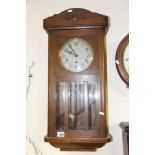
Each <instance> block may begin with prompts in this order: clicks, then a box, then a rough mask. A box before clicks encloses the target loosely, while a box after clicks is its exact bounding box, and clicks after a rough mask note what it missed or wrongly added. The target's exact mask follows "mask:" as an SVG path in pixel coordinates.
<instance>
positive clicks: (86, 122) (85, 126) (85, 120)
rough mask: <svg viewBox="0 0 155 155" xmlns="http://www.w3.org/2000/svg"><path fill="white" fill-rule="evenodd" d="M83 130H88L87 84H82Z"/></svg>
mask: <svg viewBox="0 0 155 155" xmlns="http://www.w3.org/2000/svg"><path fill="white" fill-rule="evenodd" d="M84 109H85V111H84V128H85V129H88V82H84Z"/></svg>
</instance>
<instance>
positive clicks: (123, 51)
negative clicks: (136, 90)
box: [115, 34, 129, 86]
mask: <svg viewBox="0 0 155 155" xmlns="http://www.w3.org/2000/svg"><path fill="white" fill-rule="evenodd" d="M115 62H116V68H117V71H118V74H119V76H120V77H121V79H122V80H123V81H124V82H125V84H126V85H127V86H129V34H127V35H126V36H125V37H124V38H123V39H122V40H121V42H120V43H119V45H118V48H117V51H116V56H115Z"/></svg>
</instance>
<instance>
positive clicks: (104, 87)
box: [99, 30, 109, 136]
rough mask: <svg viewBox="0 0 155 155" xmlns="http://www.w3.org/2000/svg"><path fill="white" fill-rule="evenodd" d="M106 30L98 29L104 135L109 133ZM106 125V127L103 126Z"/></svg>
mask: <svg viewBox="0 0 155 155" xmlns="http://www.w3.org/2000/svg"><path fill="white" fill-rule="evenodd" d="M105 36H106V32H105V31H103V30H100V33H99V47H100V50H99V51H101V52H100V86H101V87H100V88H101V90H100V91H101V94H102V95H101V112H103V113H104V119H102V117H101V132H102V133H104V134H105V135H106V136H107V135H108V134H109V125H108V81H107V53H106V37H105ZM105 127H106V128H105Z"/></svg>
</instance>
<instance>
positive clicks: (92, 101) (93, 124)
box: [88, 82, 97, 129]
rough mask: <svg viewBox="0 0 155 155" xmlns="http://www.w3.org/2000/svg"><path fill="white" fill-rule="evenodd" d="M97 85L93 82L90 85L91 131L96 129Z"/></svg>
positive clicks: (89, 114) (89, 120)
mask: <svg viewBox="0 0 155 155" xmlns="http://www.w3.org/2000/svg"><path fill="white" fill-rule="evenodd" d="M95 90H96V84H95V83H93V82H89V83H88V122H89V123H88V124H89V129H95V128H96V122H97V121H96V119H97V118H96V113H97V112H96V100H95Z"/></svg>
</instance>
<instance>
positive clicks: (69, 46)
mask: <svg viewBox="0 0 155 155" xmlns="http://www.w3.org/2000/svg"><path fill="white" fill-rule="evenodd" d="M68 46H69V48H70V49H71V50H72V51H73V53H74V55H75V57H78V55H77V54H76V53H75V51H74V50H73V48H72V46H71V45H70V44H68Z"/></svg>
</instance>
